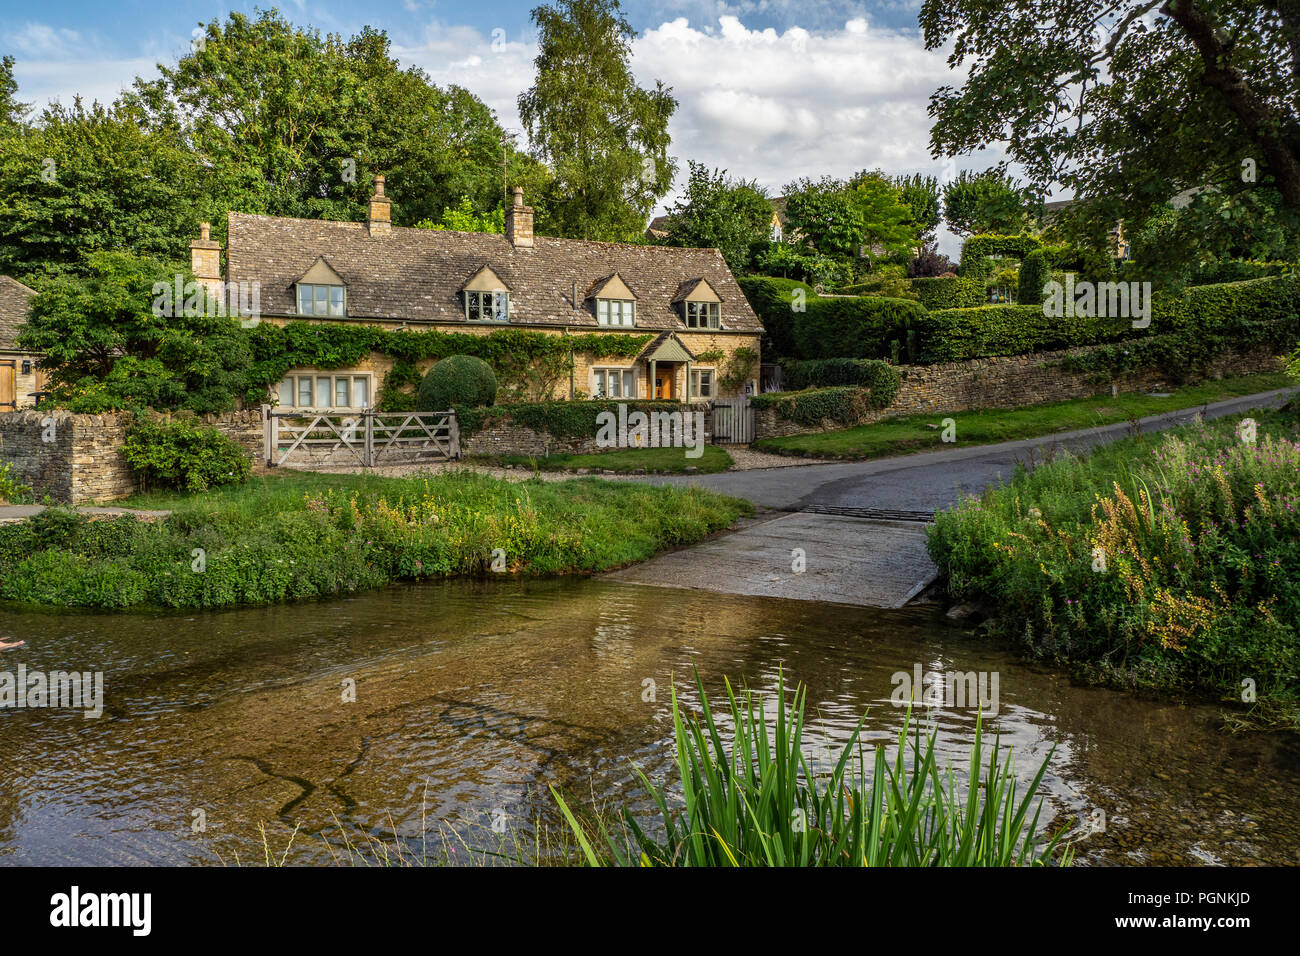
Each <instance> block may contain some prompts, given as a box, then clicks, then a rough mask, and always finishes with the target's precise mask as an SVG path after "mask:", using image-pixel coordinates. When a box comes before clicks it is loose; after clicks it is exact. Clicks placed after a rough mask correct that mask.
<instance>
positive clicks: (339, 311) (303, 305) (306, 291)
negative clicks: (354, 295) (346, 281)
mask: <svg viewBox="0 0 1300 956" xmlns="http://www.w3.org/2000/svg"><path fill="white" fill-rule="evenodd" d="M298 314H299V315H347V314H348V313H347V297H346V295H345V290H344V288H343V286H341V285H316V284H314V283H306V282H299V283H298Z"/></svg>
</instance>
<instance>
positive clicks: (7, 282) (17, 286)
mask: <svg viewBox="0 0 1300 956" xmlns="http://www.w3.org/2000/svg"><path fill="white" fill-rule="evenodd" d="M35 294H36V291H35V290H34V289H29V288H27V286H25V285H23V284H22V283H21V282H19V281H18V280H16V279H11V278H9V277H8V276H0V349H2V350H5V351H9V352H16V351H17V350H18V342H17V339H18V326H20V325H22V324H23V323H24V322H26V321H27V303H28V300H30V299H31V297H32V296H34V295H35Z"/></svg>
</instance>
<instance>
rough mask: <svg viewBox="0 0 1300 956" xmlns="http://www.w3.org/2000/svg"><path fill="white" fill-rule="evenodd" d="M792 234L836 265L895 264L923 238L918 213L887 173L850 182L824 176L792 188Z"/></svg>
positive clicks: (789, 205) (868, 174)
mask: <svg viewBox="0 0 1300 956" xmlns="http://www.w3.org/2000/svg"><path fill="white" fill-rule="evenodd" d="M785 195H786V206H785V210H786V216H787V218H788V219H789V222H790V230H791V232H793V233H797V234H798V235H799V237H800V243H801V244H802V245H803V246H804V248H805V249H807V250H808V251H810V252H815V253H818V254H820V255H823V256H829V257H831V258H834V259H847V258H852V257H856V256H859V255H864V254H865V255H866V256H867V257H868V258H871V259H876V258H881V257H883V258H893V257H896V256H900V255H902V254H904V253H907V252H908V251H910V250H911V248H912V246H913V245H914V243H915V241H916V238H917V233H916V230H915V228H914V227H913V224H912V210H911V208H910V207H909V206H907V205H906V204H904V202H903V199H902V195H901V193H900V192H899V189H898V187H897V186H895V185H894V184H893V182H891V181H890V179H889V177H888V176H886V175H885V174H884V173H882V172H880V171H879V170H876V171H874V172H865V171H864V172H861V173H858V174H857V175H856V176H854V177H853V179H851V180H849V181H848V182H844V181H843V180H839V179H835V178H833V177H830V176H823V177H822V178H821V179H818V180H813V179H808V178H804V179H800V180H797V181H796V182H793V183H791V184H790V185H788V186H786V194H785Z"/></svg>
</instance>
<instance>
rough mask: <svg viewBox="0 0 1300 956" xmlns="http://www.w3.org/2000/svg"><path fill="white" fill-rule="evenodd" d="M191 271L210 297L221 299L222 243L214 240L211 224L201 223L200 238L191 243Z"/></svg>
mask: <svg viewBox="0 0 1300 956" xmlns="http://www.w3.org/2000/svg"><path fill="white" fill-rule="evenodd" d="M190 271H191V272H193V273H194V278H195V279H197V280H198V281H199V284H200V285H202V286H203V287H204V288H205V289H207V290H208V294H209V295H212V296H214V297H216V298H218V299H220V298H221V295H222V292H223V291H224V290H223V287H222V281H221V243H219V242H216V241H214V240H213V238H212V226H211V224H210V223H206V222H201V223H199V238H197V239H195V240H194V241H193V242H191V243H190Z"/></svg>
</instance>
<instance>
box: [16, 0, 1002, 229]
mask: <svg viewBox="0 0 1300 956" xmlns="http://www.w3.org/2000/svg"><path fill="white" fill-rule="evenodd" d="M769 3H770V0H763V2H762V3H761V4H759V7H764V6H765V7H766V9H767V10H768V11H769V12H770V10H771V9H773V7H775V6H780V4H771V5H769ZM676 6H677V9H678V11H679V12H680V11H682V10H684V9H685V8H686V7H689V6H693V3H691V2H683V3H678V4H677V5H676ZM740 6H743V5H740ZM737 7H738V5H735V4H732V5H725V4H718V5H717V6H716V7H715V10H716V9H724V10H728V11H730V12H727V13H726V14H724V15H723V16H721V17H720V18H719V19H718V20H717V21H716V23H717V26H716V28H697V27H693V26H691V24H690V21H689V20H687V19H686V18H685V17H684V16H681V15H678V16H676V18H674V19H671V20H667V21H665V22H663V23H661V24H660V25H659V26H658V27H655V28H653V29H650V30H648V31H646V32H645V33H644V34H642V35H641V36H640V37H638V38H637V39H636V40H635V41H634V42H633V44H632V68H633V71H634V73H635V74H636V76H637V79H638V81H639V82H640V83H641V84H643V85H650V84H652V83H653V82H654V81H655V80H656V79H658V80H663V81H664V83H665V84H666V85H668V86H670V87H672V89H673V95H674V96H675V97H676V98H677V100H678V103H679V106H678V109H677V113H676V115H675V116H674V117H673V119H672V124H671V133H672V137H673V147H672V152H673V155H674V156H675V157H677V158H678V160H679V161H680V162H681V166H682V167H683V174H682V175H681V176H680V177H679V182H680V181H684V178H685V177H684V173H685V166H686V162H685V161H686V160H687V159H693V160H695V161H697V162H702V163H704V164H705V165H707V166H709V167H720V168H725V169H727V170H729V171H730V172H731V174H732V175H734V176H739V177H743V178H746V179H757V180H758V181H759V182H760V183H761V184H762V185H764V186H766V187H767V188H768V189H770V190H771V191H772V192H773V193H774V194H775V193H777V192H779V191H780V190H781V189H782V187H784V186H785V185H786V184H787V183H789V182H791V181H793V180H795V179H798V178H800V177H803V176H812V177H818V176H821V175H827V174H828V175H833V176H840V177H843V176H847V175H850V174H851V173H853V172H855V171H857V170H859V169H873V168H876V167H880V168H882V169H884V170H885V171H886V172H890V173H904V172H927V173H931V174H935V175H943V174H944V173H945V172H946V173H947V175H949V176H951V175H953V174H955V171H956V169H957V168H958V167H961V168H967V167H969V168H984V167H986V166H988V165H990V164H991V163H992V162H995V161H997V159H999V158H1001V156H1000V154H998V153H996V152H990V153H988V154H987V155H983V156H977V157H966V158H963V159H961V160H960V161H959V162H958V163H957V164H956V165H953V164H948V165H947V167H946V169H945V164H944V163H943V162H942V161H940V160H933V159H931V158H930V155H929V128H930V119H929V116H928V115H927V112H926V106H927V104H928V100H929V96H930V94H931V92H932V91H933V90H934V89H935V88H936V87H938V86H940V85H942V84H944V83H954V82H959V80H958V78H954V77H951V76H950V75H949V73H948V68H947V64H946V62H945V53H944V52H943V51H937V52H928V51H926V50H925V49H924V46H923V44H922V42H921V39H920V37H919V36H918V35H917V33H916V32H915V31H914V30H891V29H888V28H884V27H881V26H879V25H878V24H877V23H875V22H874V21H868V19H866V18H865V17H864V16H862V15H861V14H860V13H854V14H853V15H851V16H847V17H845V18H844V19H842V20H840V21H839V23H840V25H839V26H838V27H837V28H832V29H812V30H810V29H805V28H803V27H789V28H788V29H785V30H782V31H780V32H778V31H777V30H775V29H762V30H757V29H750V28H748V27H746V26H745V25H744V23H743V22H742V20H741V19H740V17H739V16H737V15H733V14H734V12H735V11H736V10H737ZM751 9H754V7H751ZM823 12H825V11H823ZM742 15H743V11H742ZM805 22H814V23H815V22H817V20H816V19H814V20H812V21H805ZM188 43H189V38H188V37H178V36H159V37H157V38H155V40H154V42H153V43H151V44H150V46H149V48H148V49H142V50H140V51H139V53H140V55H138V56H135V57H131V58H118V59H114V58H113V57H112V56H111V54H108V53H107V52H106V51H105V50H104V49H102V48H101V45H100V44H99V43H98V42H97V41H96V39H95V38H94V37H93V36H85V35H82V34H79V33H78V32H77V31H75V30H63V29H57V28H53V27H47V26H44V25H41V24H27V25H26V26H24V27H23V28H22V29H20V30H18V31H17V32H16V33H11V34H9V35H5V36H3V37H0V47H7V48H10V49H13V50H15V51H16V52H18V53H19V54H20V57H19V60H18V80H19V84H20V92H19V95H20V97H21V98H22V99H24V100H27V101H35V102H36V103H37V105H38V106H43V105H45V103H46V102H47V101H48V100H49V99H51V98H56V97H57V98H60V99H63V100H64V101H70V100H71V98H72V95H73V94H74V93H81V94H82V95H83V97H85V98H86V99H92V98H99V99H101V100H105V101H111V100H112V99H113V98H115V96H116V95H117V94H118V93H119V92H120V91H121V90H122V89H124V88H126V87H129V86H130V84H131V82H132V80H133V78H134V77H135V76H136V75H144V76H153V75H155V70H154V66H155V63H156V62H157V61H158V60H163V61H170V60H172V59H174V58H175V57H176V56H178V55H180V54H181V53H183V52H184V50H185V48H186V47H187V46H188ZM392 52H393V54H394V55H395V56H396V57H398V58H399V59H400V60H401V61H402V62H403V63H404V64H407V65H418V66H420V67H422V68H423V69H424V70H425V71H426V72H428V74H429V76H430V78H431V79H432V80H433V81H434V82H435V83H438V84H440V85H446V84H450V83H455V84H458V85H460V86H463V87H465V88H466V89H468V90H470V91H472V92H473V93H475V94H476V95H477V96H479V97H480V98H481V99H483V100H484V102H486V103H487V104H488V105H489V106H490V107H492V108H493V109H494V110H495V111H496V113H497V115H498V117H499V118H500V120H501V123H502V125H503V126H505V127H506V128H508V129H511V130H514V131H519V130H520V129H521V126H522V124H521V123H520V120H519V114H518V109H517V107H516V98H517V97H518V95H519V93H520V92H522V91H523V90H525V89H527V88H528V87H529V86H530V85H531V84H532V81H533V76H534V67H533V59H534V57H536V55H537V47H536V38H535V36H534V35H533V33H532V27H531V24H530V23H529V21H528V19H527V13H526V12H525V11H521V12H520V13H519V14H518V16H517V17H513V18H503V22H502V23H501V24H500V25H499V26H498V27H495V28H493V29H490V30H485V31H480V30H476V29H474V28H472V27H467V26H457V25H448V24H444V23H442V22H440V21H437V20H432V21H430V22H429V23H428V24H427V25H426V26H425V27H424V29H423V30H422V31H421V32H419V33H417V34H414V35H412V34H410V33H406V34H402V35H394V37H393V46H392ZM672 199H673V197H672V196H670V197H668V199H667V200H665V202H671V201H672ZM942 245H943V248H944V249H945V251H949V252H950V253H955V251H956V249H957V244H956V243H955V241H953V240H952V239H951V237H945V238H944V240H943V242H942Z"/></svg>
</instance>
